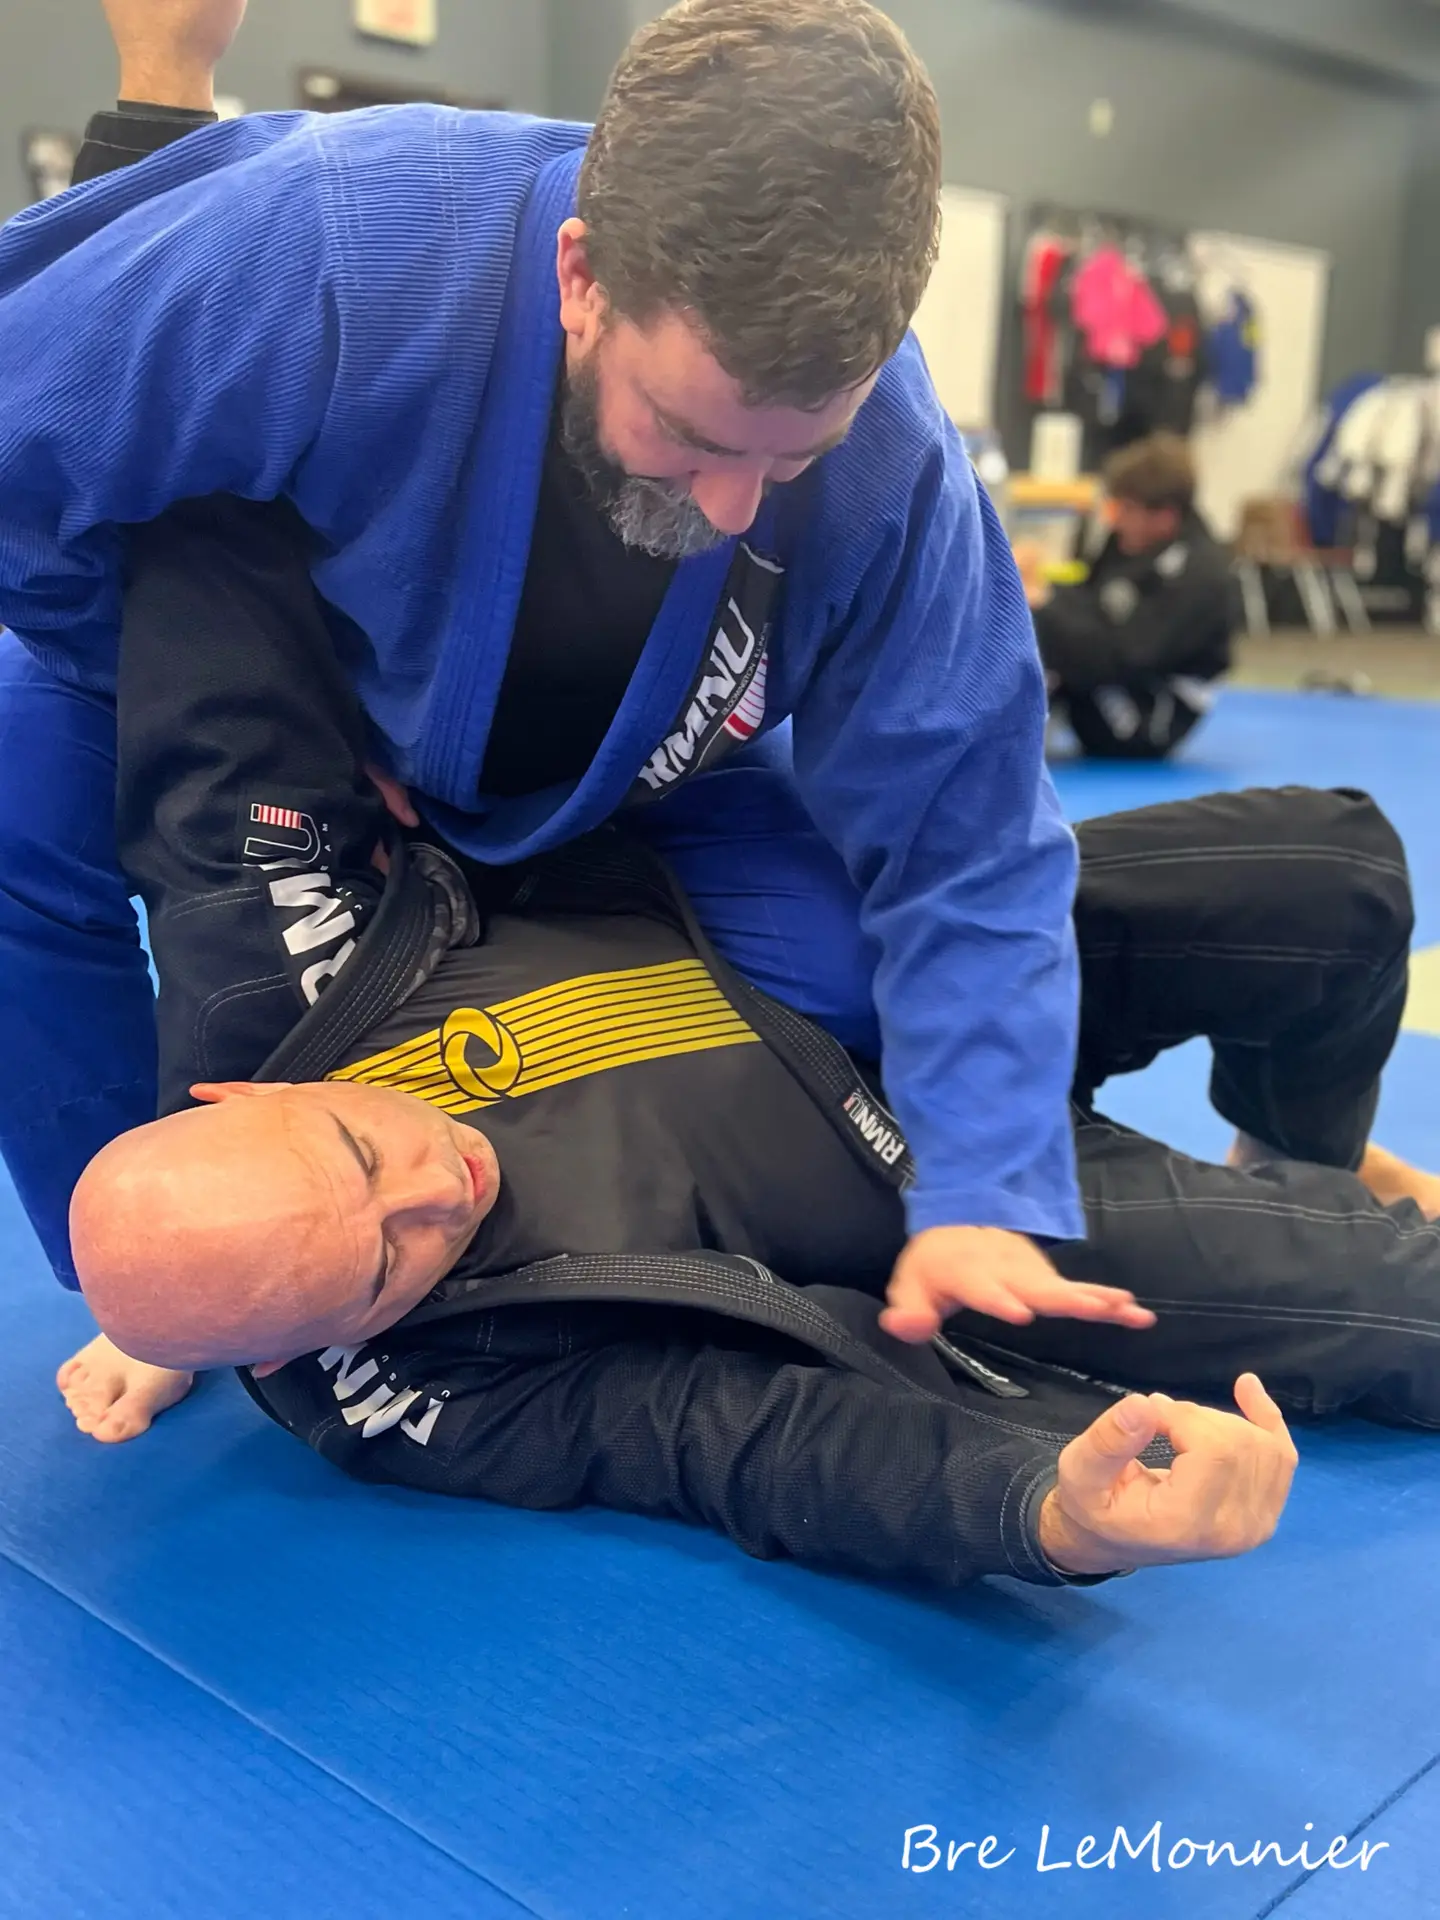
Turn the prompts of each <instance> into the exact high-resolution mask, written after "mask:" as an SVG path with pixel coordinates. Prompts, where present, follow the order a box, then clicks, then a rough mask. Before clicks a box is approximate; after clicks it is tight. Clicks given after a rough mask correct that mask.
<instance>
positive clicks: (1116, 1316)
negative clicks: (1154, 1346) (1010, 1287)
mask: <svg viewBox="0 0 1440 1920" xmlns="http://www.w3.org/2000/svg"><path fill="white" fill-rule="evenodd" d="M1024 1297H1025V1301H1026V1302H1027V1303H1028V1305H1029V1306H1030V1307H1031V1308H1032V1309H1033V1310H1034V1312H1036V1313H1042V1314H1045V1315H1046V1316H1047V1317H1050V1318H1056V1319H1066V1320H1103V1321H1108V1322H1109V1323H1111V1324H1112V1325H1114V1326H1117V1327H1135V1328H1137V1329H1139V1328H1143V1327H1153V1326H1154V1324H1155V1316H1154V1314H1153V1313H1152V1312H1151V1311H1150V1309H1149V1308H1148V1307H1142V1306H1141V1305H1140V1302H1139V1301H1138V1300H1137V1299H1136V1298H1135V1296H1134V1294H1133V1293H1127V1292H1126V1291H1125V1290H1124V1288H1122V1287H1093V1286H1091V1285H1090V1284H1089V1283H1088V1282H1086V1281H1080V1280H1066V1279H1065V1278H1063V1276H1062V1275H1060V1274H1058V1273H1057V1274H1055V1275H1054V1277H1053V1279H1051V1278H1049V1277H1048V1276H1047V1278H1046V1279H1044V1280H1043V1281H1038V1282H1035V1283H1027V1285H1026V1287H1025V1295H1024Z"/></svg>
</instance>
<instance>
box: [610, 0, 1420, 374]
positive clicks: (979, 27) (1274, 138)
mask: <svg viewBox="0 0 1440 1920" xmlns="http://www.w3.org/2000/svg"><path fill="white" fill-rule="evenodd" d="M1204 3H1205V5H1206V6H1207V7H1208V6H1209V5H1210V4H1211V0H1204ZM1311 3H1312V0H1293V5H1292V6H1291V8H1290V9H1289V10H1290V11H1294V8H1295V7H1296V6H1300V5H1304V6H1306V7H1309V6H1310V5H1311ZM572 4H574V5H575V6H579V7H583V6H586V5H588V4H590V0H572ZM1072 4H1073V0H1072ZM1227 4H1229V0H1214V5H1215V6H1216V8H1223V7H1225V6H1226V5H1227ZM1236 4H1237V5H1238V4H1239V0H1236ZM1366 4H1367V5H1371V6H1373V5H1375V4H1377V0H1366ZM1378 4H1380V5H1381V6H1384V5H1385V0H1378ZM1254 10H1255V11H1258V12H1260V13H1266V12H1267V11H1268V13H1269V15H1270V17H1271V21H1272V24H1275V25H1277V26H1278V24H1279V16H1280V15H1283V14H1284V13H1285V12H1286V11H1287V9H1286V7H1285V6H1284V5H1283V4H1280V5H1279V6H1278V12H1277V4H1276V0H1268V7H1267V6H1261V7H1259V8H1257V9H1254ZM1341 10H1343V5H1342V0H1326V5H1325V8H1322V9H1321V11H1322V13H1328V16H1329V17H1330V18H1331V20H1332V24H1333V23H1334V20H1333V17H1334V16H1335V15H1336V14H1337V12H1338V11H1341ZM660 11H661V8H660V7H659V6H658V5H645V4H637V3H635V0H632V4H631V5H630V7H629V12H630V14H631V15H632V17H634V18H636V19H642V18H643V19H649V18H653V17H654V15H655V14H657V13H658V12H660ZM886 11H887V12H888V13H889V14H890V15H891V16H892V18H893V19H895V20H896V21H898V22H899V24H900V26H901V27H903V28H904V30H905V32H906V33H907V34H908V35H909V36H910V39H911V41H912V42H913V44H914V46H915V48H916V51H917V52H918V53H919V54H920V56H921V58H922V59H923V60H924V61H925V63H926V65H927V66H928V67H929V69H930V73H931V76H932V77H933V79H934V81H935V87H936V91H937V92H938V94H939V96H940V106H941V112H942V115H943V119H944V125H945V166H946V173H947V176H948V177H949V178H950V179H951V180H954V181H956V182H958V183H959V184H960V185H962V186H968V187H988V188H990V189H991V190H993V191H995V192H998V193H1003V194H1005V195H1007V196H1008V197H1009V198H1010V199H1011V200H1012V201H1013V202H1014V204H1015V205H1016V206H1017V208H1020V209H1022V210H1023V208H1024V207H1025V206H1026V205H1027V204H1029V203H1031V202H1033V201H1036V200H1056V201H1059V202H1061V203H1062V204H1064V205H1067V206H1076V207H1096V208H1103V209H1105V210H1106V211H1111V212H1116V213H1132V214H1136V215H1138V216H1140V217H1142V218H1145V219H1151V220H1156V221H1160V222H1166V223H1169V224H1172V225H1175V226H1180V227H1219V228H1222V229H1223V228H1228V229H1230V230H1231V231H1232V232H1235V233H1245V234H1252V235H1254V236H1255V237H1256V238H1258V239H1263V240H1286V241H1290V242H1291V243H1293V244H1294V245H1297V246H1307V247H1318V248H1320V249H1321V250H1322V251H1324V252H1326V253H1328V254H1329V255H1330V256H1331V258H1332V260H1333V262H1334V273H1333V275H1332V279H1331V296H1330V314H1329V321H1328V325H1327V327H1326V339H1325V366H1324V376H1325V378H1326V379H1327V380H1328V379H1330V378H1331V377H1338V376H1339V375H1341V374H1344V373H1347V372H1352V371H1354V370H1355V369H1356V368H1359V367H1377V368H1379V369H1381V370H1387V369H1388V368H1389V366H1390V364H1391V360H1392V356H1393V353H1394V351H1395V345H1396V324H1397V322H1396V316H1397V312H1398V310H1399V306H1400V301H1401V296H1402V236H1403V235H1404V234H1405V233H1406V231H1407V226H1406V223H1407V219H1408V220H1411V221H1412V222H1414V221H1421V220H1424V219H1425V218H1427V217H1428V219H1429V222H1430V227H1431V231H1432V232H1433V231H1434V230H1435V228H1436V227H1437V225H1440V185H1436V186H1435V187H1433V188H1432V193H1433V197H1432V198H1430V199H1429V200H1428V201H1427V203H1426V204H1427V206H1428V208H1429V209H1430V211H1429V213H1428V215H1426V214H1424V213H1423V212H1417V211H1414V210H1412V206H1411V200H1412V199H1413V196H1408V197H1407V189H1408V185H1409V182H1410V178H1411V173H1412V167H1413V157H1414V142H1415V138H1416V131H1417V128H1418V126H1419V122H1420V118H1421V112H1422V108H1421V105H1420V103H1419V102H1418V100H1417V99H1416V98H1415V96H1414V95H1413V93H1411V92H1408V91H1402V90H1401V89H1400V87H1399V85H1398V83H1397V85H1396V86H1395V87H1394V88H1388V87H1387V86H1386V84H1385V83H1384V82H1383V81H1377V80H1375V79H1371V80H1369V81H1367V80H1366V79H1365V77H1364V76H1362V75H1359V74H1357V75H1355V76H1354V77H1353V78H1351V79H1348V80H1347V79H1346V78H1345V77H1343V76H1342V75H1341V74H1339V73H1336V74H1326V73H1323V72H1316V71H1306V70H1304V68H1305V65H1306V63H1305V62H1304V61H1303V60H1301V61H1297V62H1296V63H1295V64H1294V65H1292V64H1291V63H1290V62H1289V61H1287V59H1286V57H1285V53H1284V50H1283V48H1280V47H1278V46H1277V47H1276V48H1275V49H1274V51H1273V55H1272V54H1271V53H1269V52H1267V49H1266V48H1264V47H1263V46H1260V45H1257V44H1256V43H1255V42H1254V41H1247V43H1246V45H1245V46H1244V47H1243V48H1240V47H1227V46H1226V45H1224V44H1223V37H1222V36H1223V28H1222V27H1219V26H1217V28H1216V29H1215V30H1214V32H1210V33H1201V34H1197V33H1196V32H1195V31H1194V30H1193V10H1192V12H1191V13H1190V14H1189V15H1185V14H1181V12H1180V10H1179V9H1178V8H1177V9H1174V10H1173V11H1174V13H1175V15H1176V16H1177V17H1176V18H1174V19H1172V18H1171V12H1172V10H1171V9H1169V8H1167V7H1165V6H1158V7H1155V8H1148V9H1147V8H1146V7H1144V6H1133V5H1132V6H1125V7H1120V8H1115V9H1113V10H1111V9H1110V8H1107V7H1106V6H1104V5H1095V4H1092V3H1091V0H1087V5H1086V7H1085V9H1084V10H1083V17H1082V10H1079V9H1077V10H1076V11H1070V10H1068V9H1067V8H1066V7H1064V6H1057V7H1054V8H1051V7H1048V6H1036V5H1029V4H1023V3H1022V0H886ZM1353 11H1355V12H1356V13H1357V15H1358V11H1359V10H1358V8H1354V9H1353ZM1436 19H1437V20H1440V12H1437V15H1436ZM1424 25H1425V26H1426V27H1429V26H1430V25H1431V22H1430V21H1429V20H1428V18H1427V19H1426V20H1425V22H1424ZM1385 44H1386V46H1387V47H1389V46H1390V45H1391V42H1390V41H1388V40H1387V41H1386V43H1385ZM596 97H597V98H598V94H597V96H596ZM1097 99H1106V100H1109V101H1111V102H1112V104H1113V105H1114V108H1115V114H1116V120H1115V131H1114V132H1113V134H1111V136H1110V137H1109V138H1108V139H1106V140H1097V139H1095V138H1094V137H1093V136H1092V135H1091V133H1090V132H1089V128H1088V125H1087V119H1088V113H1089V109H1090V104H1091V102H1092V101H1094V100H1097ZM593 109H594V102H593V101H592V102H591V106H590V109H589V110H590V111H593ZM1428 245H1429V247H1430V248H1431V250H1432V252H1433V251H1434V250H1435V242H1434V240H1433V239H1432V240H1429V241H1428ZM1436 271H1437V273H1440V263H1437V267H1436ZM1436 318H1437V319H1440V313H1437V315H1436Z"/></svg>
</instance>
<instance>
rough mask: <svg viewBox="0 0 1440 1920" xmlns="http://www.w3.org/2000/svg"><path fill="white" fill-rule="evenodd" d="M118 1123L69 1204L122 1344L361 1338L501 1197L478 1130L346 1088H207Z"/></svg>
mask: <svg viewBox="0 0 1440 1920" xmlns="http://www.w3.org/2000/svg"><path fill="white" fill-rule="evenodd" d="M203 1093H204V1097H205V1098H206V1099H207V1101H210V1102H212V1104H206V1105H203V1106H200V1107H197V1108H195V1109H193V1110H191V1111H188V1112H184V1113H178V1114H172V1115H170V1116H169V1117H168V1118H166V1119H163V1120H157V1121H155V1122H153V1123H152V1124H151V1125H149V1126H145V1127H138V1128H136V1129H135V1130H134V1131H133V1132H132V1133H128V1134H124V1135H122V1136H121V1138H120V1139H118V1140H115V1141H113V1142H112V1143H111V1144H110V1145H109V1146H108V1147H106V1148H104V1150H103V1151H102V1152H101V1153H99V1154H98V1155H97V1156H96V1157H95V1159H94V1160H93V1161H91V1163H90V1165H89V1166H88V1167H87V1168H86V1170H85V1172H84V1174H83V1175H82V1177H81V1179H80V1182H79V1184H78V1186H77V1187H76V1189H75V1194H74V1197H73V1199H72V1201H71V1208H70V1235H71V1246H72V1250H73V1253H74V1258H75V1266H76V1271H77V1272H78V1274H79V1276H80V1284H81V1287H82V1288H83V1290H84V1293H85V1297H86V1299H87V1301H88V1302H89V1304H90V1307H91V1310H92V1311H93V1312H94V1314H95V1318H96V1319H97V1320H98V1321H99V1323H100V1325H101V1327H102V1328H103V1329H104V1331H105V1332H106V1333H107V1334H108V1335H109V1336H110V1338H111V1339H112V1340H113V1341H114V1343H115V1345H116V1346H117V1347H119V1348H120V1349H121V1350H122V1351H123V1352H125V1353H128V1354H130V1355H132V1357H134V1358H136V1359H141V1360H149V1361H152V1362H154V1363H155V1364H157V1365H160V1366H170V1367H183V1368H195V1367H207V1366H221V1365H248V1364H251V1363H254V1362H272V1361H284V1360H288V1359H292V1358H294V1357H296V1356H297V1355H299V1354H303V1353H310V1352H313V1351H315V1350H316V1349H317V1348H320V1347H325V1346H332V1345H350V1344H355V1343H357V1342H359V1341H360V1340H363V1339H366V1338H368V1337H369V1336H370V1335H371V1334H374V1333H378V1332H380V1331H382V1330H383V1329H384V1328H385V1327H387V1326H390V1325H393V1324H394V1322H395V1321H396V1320H397V1319H399V1318H400V1317H401V1315H402V1314H404V1313H405V1312H407V1311H408V1310H409V1308H410V1307H411V1306H413V1305H414V1304H415V1302H416V1301H417V1300H419V1299H421V1298H423V1297H424V1295H425V1293H427V1292H428V1291H429V1290H430V1288H431V1287H433V1286H434V1285H435V1283H436V1282H437V1280H439V1279H440V1278H441V1277H442V1276H443V1274H444V1273H445V1272H447V1271H448V1270H449V1268H450V1266H451V1265H453V1263H454V1261H455V1259H456V1258H457V1257H458V1256H459V1254H460V1252H461V1251H463V1249H464V1247H465V1246H466V1245H467V1244H468V1242H469V1240H470V1239H471V1237H472V1236H473V1234H474V1232H475V1229H476V1227H477V1226H478V1225H479V1222H480V1220H481V1219H482V1218H483V1217H484V1214H485V1213H486V1212H487V1211H488V1209H489V1206H490V1205H491V1204H492V1203H493V1199H494V1193H495V1187H496V1173H495V1166H494V1156H493V1154H492V1153H491V1152H490V1149H489V1146H488V1143H487V1142H486V1141H485V1140H484V1139H483V1137H482V1136H481V1135H480V1134H478V1133H476V1132H475V1131H474V1130H473V1129H471V1128H469V1127H462V1126H459V1125H458V1124H457V1123H456V1122H454V1121H452V1120H450V1119H449V1118H448V1116H446V1115H443V1114H440V1113H437V1112H436V1111H435V1110H434V1109H432V1108H429V1107H426V1106H424V1105H423V1104H422V1103H421V1102H420V1101H418V1100H414V1099H412V1098H411V1097H410V1096H408V1095H404V1094H396V1093H394V1092H392V1091H390V1090H388V1089H381V1088H372V1087H363V1086H355V1085H348V1084H344V1083H337V1084H334V1085H330V1084H327V1085H324V1086H310V1087H264V1088H259V1087H254V1088H252V1087H240V1086H232V1087H225V1088H210V1089H205V1090H203Z"/></svg>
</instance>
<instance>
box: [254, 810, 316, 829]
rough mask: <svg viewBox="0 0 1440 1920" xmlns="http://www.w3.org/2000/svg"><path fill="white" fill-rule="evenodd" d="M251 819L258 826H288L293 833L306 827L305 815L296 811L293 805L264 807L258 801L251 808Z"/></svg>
mask: <svg viewBox="0 0 1440 1920" xmlns="http://www.w3.org/2000/svg"><path fill="white" fill-rule="evenodd" d="M250 819H251V821H252V822H253V823H254V824H255V825H256V826H261V827H288V828H289V829H290V831H291V832H292V833H301V832H303V831H304V827H305V816H304V814H303V813H296V811H295V809H294V808H293V807H262V806H260V805H259V804H258V803H257V804H256V805H253V806H252V807H251V809H250Z"/></svg>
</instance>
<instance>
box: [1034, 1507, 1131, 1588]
mask: <svg viewBox="0 0 1440 1920" xmlns="http://www.w3.org/2000/svg"><path fill="white" fill-rule="evenodd" d="M1035 1534H1036V1538H1037V1539H1038V1541H1039V1543H1040V1551H1041V1552H1042V1553H1043V1554H1044V1556H1045V1558H1046V1559H1047V1560H1048V1561H1049V1563H1050V1565H1051V1566H1052V1567H1053V1568H1054V1569H1055V1571H1056V1573H1059V1574H1064V1575H1065V1576H1066V1578H1067V1579H1076V1580H1093V1579H1104V1578H1106V1577H1107V1576H1109V1575H1112V1574H1118V1573H1131V1572H1133V1571H1134V1569H1133V1568H1131V1567H1122V1566H1117V1565H1116V1559H1117V1557H1118V1556H1117V1554H1116V1550H1115V1549H1114V1548H1113V1547H1110V1548H1107V1547H1106V1546H1105V1545H1104V1543H1103V1542H1101V1541H1090V1540H1087V1539H1085V1538H1084V1536H1083V1535H1081V1534H1080V1533H1079V1532H1077V1530H1076V1529H1075V1528H1073V1527H1072V1526H1071V1525H1070V1523H1069V1521H1068V1520H1067V1519H1066V1517H1065V1510H1064V1508H1063V1507H1062V1506H1061V1505H1060V1492H1059V1489H1058V1488H1057V1487H1052V1488H1051V1489H1050V1491H1049V1492H1048V1493H1047V1494H1046V1496H1045V1498H1044V1499H1043V1500H1042V1501H1041V1503H1040V1514H1039V1518H1038V1520H1037V1522H1036V1526H1035Z"/></svg>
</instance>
